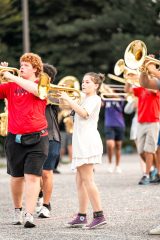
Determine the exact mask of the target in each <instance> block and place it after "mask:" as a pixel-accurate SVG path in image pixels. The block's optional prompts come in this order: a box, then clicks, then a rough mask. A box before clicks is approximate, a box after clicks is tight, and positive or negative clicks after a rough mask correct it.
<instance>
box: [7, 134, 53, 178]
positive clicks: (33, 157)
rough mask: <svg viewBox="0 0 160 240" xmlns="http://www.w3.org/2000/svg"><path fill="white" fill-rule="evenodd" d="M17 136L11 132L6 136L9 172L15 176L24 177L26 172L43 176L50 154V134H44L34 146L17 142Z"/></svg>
mask: <svg viewBox="0 0 160 240" xmlns="http://www.w3.org/2000/svg"><path fill="white" fill-rule="evenodd" d="M15 136H16V135H14V134H10V133H9V134H8V136H7V138H6V143H5V152H6V157H7V173H8V174H10V175H11V176H13V177H23V176H24V174H33V175H37V176H41V175H42V169H43V164H44V162H45V160H46V159H47V156H48V148H49V140H48V136H42V137H41V140H40V142H39V143H37V144H34V145H32V146H23V145H22V144H20V143H16V142H15Z"/></svg>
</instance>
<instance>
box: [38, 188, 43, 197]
mask: <svg viewBox="0 0 160 240" xmlns="http://www.w3.org/2000/svg"><path fill="white" fill-rule="evenodd" d="M38 197H39V198H42V197H43V192H42V190H41V191H40V192H39V196H38Z"/></svg>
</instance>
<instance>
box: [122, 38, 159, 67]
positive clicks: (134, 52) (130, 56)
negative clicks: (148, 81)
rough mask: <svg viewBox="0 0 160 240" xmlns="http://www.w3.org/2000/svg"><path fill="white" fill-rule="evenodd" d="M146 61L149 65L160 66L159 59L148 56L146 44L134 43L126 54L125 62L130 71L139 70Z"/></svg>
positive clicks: (128, 47) (139, 41)
mask: <svg viewBox="0 0 160 240" xmlns="http://www.w3.org/2000/svg"><path fill="white" fill-rule="evenodd" d="M145 60H148V61H149V62H148V63H147V64H149V63H151V62H152V63H154V64H156V65H160V61H159V60H158V59H155V58H152V57H150V56H147V47H146V45H145V43H144V42H143V41H141V40H134V41H132V42H131V43H130V44H129V45H128V46H127V48H126V50H125V54H124V61H125V63H126V65H127V67H129V68H130V69H134V70H135V69H138V68H140V67H141V66H142V65H143V64H144V62H145Z"/></svg>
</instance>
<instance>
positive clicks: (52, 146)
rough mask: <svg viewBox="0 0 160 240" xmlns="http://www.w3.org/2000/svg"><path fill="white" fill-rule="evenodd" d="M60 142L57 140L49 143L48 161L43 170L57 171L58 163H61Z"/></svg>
mask: <svg viewBox="0 0 160 240" xmlns="http://www.w3.org/2000/svg"><path fill="white" fill-rule="evenodd" d="M60 147H61V144H60V142H57V141H55V140H50V141H49V153H48V157H47V160H46V161H45V163H44V165H43V170H53V169H55V166H56V163H57V162H58V161H59V158H60Z"/></svg>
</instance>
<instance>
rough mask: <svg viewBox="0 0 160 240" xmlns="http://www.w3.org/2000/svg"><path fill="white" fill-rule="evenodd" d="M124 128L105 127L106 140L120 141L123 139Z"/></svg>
mask: <svg viewBox="0 0 160 240" xmlns="http://www.w3.org/2000/svg"><path fill="white" fill-rule="evenodd" d="M124 132H125V128H123V127H105V137H106V140H115V141H122V140H123V139H124Z"/></svg>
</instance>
